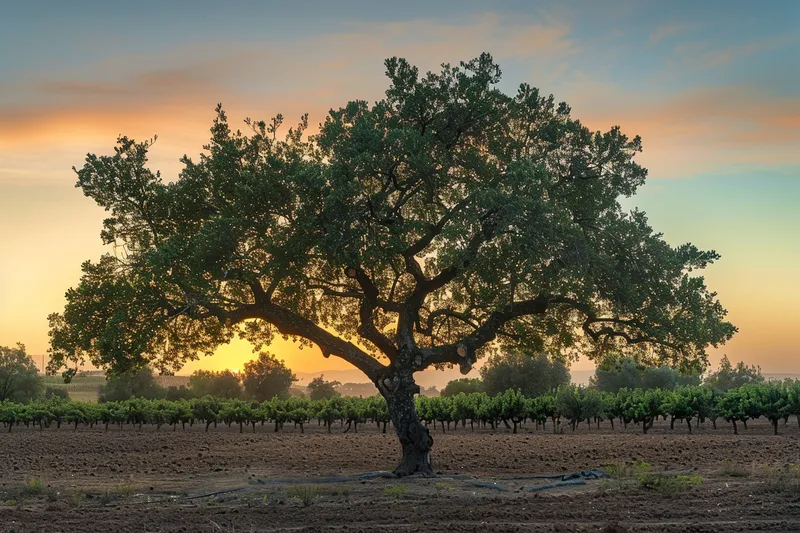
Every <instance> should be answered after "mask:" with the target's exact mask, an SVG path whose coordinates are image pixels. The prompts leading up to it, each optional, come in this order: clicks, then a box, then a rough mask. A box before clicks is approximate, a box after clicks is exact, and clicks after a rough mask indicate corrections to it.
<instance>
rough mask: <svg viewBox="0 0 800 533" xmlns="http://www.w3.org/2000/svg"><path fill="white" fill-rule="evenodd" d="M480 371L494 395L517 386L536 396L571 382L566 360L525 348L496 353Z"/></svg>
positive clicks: (485, 388)
mask: <svg viewBox="0 0 800 533" xmlns="http://www.w3.org/2000/svg"><path fill="white" fill-rule="evenodd" d="M480 372H481V379H482V380H483V388H484V390H485V391H486V393H487V394H489V395H491V396H494V395H497V394H502V393H503V392H505V391H506V390H509V389H513V390H519V391H521V392H522V394H524V395H525V396H528V397H533V396H538V395H540V394H543V393H545V392H548V391H551V390H554V389H557V388H558V387H561V386H562V385H569V383H570V375H569V370H568V369H567V367H566V365H565V364H564V362H563V361H559V360H551V359H549V358H548V357H547V356H545V355H541V354H537V355H531V354H526V353H523V352H522V351H507V352H505V353H502V354H495V355H492V356H491V357H489V360H488V361H487V362H486V364H485V365H483V367H482V368H481V371H480Z"/></svg>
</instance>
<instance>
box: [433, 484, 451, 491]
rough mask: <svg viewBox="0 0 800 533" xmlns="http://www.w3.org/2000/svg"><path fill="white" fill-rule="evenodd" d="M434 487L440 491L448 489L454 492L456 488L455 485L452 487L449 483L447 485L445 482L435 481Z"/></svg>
mask: <svg viewBox="0 0 800 533" xmlns="http://www.w3.org/2000/svg"><path fill="white" fill-rule="evenodd" d="M433 488H435V489H436V490H438V491H445V490H448V491H450V492H453V491H454V490H456V489H455V488H454V487H451V486H449V485H445V484H444V483H434V485H433Z"/></svg>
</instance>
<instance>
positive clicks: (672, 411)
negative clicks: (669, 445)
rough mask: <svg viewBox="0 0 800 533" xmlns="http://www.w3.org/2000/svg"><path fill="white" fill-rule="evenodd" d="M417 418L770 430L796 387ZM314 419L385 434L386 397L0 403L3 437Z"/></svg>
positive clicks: (423, 412)
mask: <svg viewBox="0 0 800 533" xmlns="http://www.w3.org/2000/svg"><path fill="white" fill-rule="evenodd" d="M416 407H417V413H418V414H419V417H420V419H422V420H423V421H424V422H425V423H426V424H428V425H433V427H434V429H436V427H437V425H438V427H439V429H440V430H441V431H446V430H447V429H448V428H450V426H451V424H455V425H456V426H458V425H459V424H460V425H461V426H462V427H466V425H467V424H469V425H470V427H471V428H474V426H475V425H476V424H478V425H482V426H487V425H488V426H491V427H492V428H493V429H494V428H496V427H497V426H498V424H504V425H505V426H507V427H509V428H511V429H512V430H513V431H514V432H515V433H516V431H517V428H518V427H519V426H520V424H523V423H525V422H526V421H531V422H533V423H535V424H536V427H537V428H538V427H541V428H542V429H545V430H546V429H547V428H548V425H549V427H550V428H551V429H552V431H554V432H557V431H563V429H564V428H565V427H571V428H572V429H573V430H574V429H575V428H576V427H577V426H578V425H579V424H581V423H582V422H586V423H587V424H591V423H594V424H597V425H598V426H599V424H600V423H601V422H605V421H608V422H609V423H610V424H611V427H612V429H613V428H614V422H615V420H616V421H618V422H619V423H621V424H623V425H624V426H627V425H628V424H631V423H634V424H637V425H640V426H641V428H642V431H643V432H645V433H647V431H648V429H650V428H651V427H652V425H653V422H655V421H656V420H657V419H658V418H659V417H662V418H663V419H664V420H667V419H670V422H671V427H674V424H675V423H676V422H679V423H686V425H687V427H688V428H689V432H691V431H692V421H695V422H696V423H701V422H705V421H706V420H710V421H711V422H712V424H713V426H714V428H715V429H716V427H717V425H716V423H717V420H719V419H722V420H725V421H726V422H729V423H732V425H733V430H734V433H737V434H738V431H739V430H738V423H741V424H743V425H744V426H745V428H746V427H747V421H748V420H751V419H758V418H761V417H763V418H766V419H767V420H769V421H770V422H771V423H772V425H773V428H774V432H775V434H777V433H778V422H779V421H781V420H783V421H784V422H785V423H788V420H789V417H790V416H795V417H797V422H798V425H800V381H796V382H794V383H785V382H773V383H762V384H749V385H743V386H741V387H739V388H736V389H731V390H729V391H727V392H725V393H719V392H716V391H714V390H712V389H711V388H708V387H705V386H690V387H680V388H677V389H675V390H662V389H644V390H643V389H634V390H628V389H621V390H620V391H619V392H618V393H616V394H614V393H608V392H601V391H598V390H596V389H593V388H584V387H580V386H567V387H561V388H559V389H557V390H555V391H553V392H552V393H548V394H543V395H540V396H536V397H533V398H529V397H525V396H524V395H522V394H521V393H520V392H518V391H515V390H507V391H505V392H504V393H503V394H499V395H497V396H488V395H486V394H485V393H473V394H464V393H461V394H458V395H455V396H450V397H439V398H430V397H424V396H420V397H417V399H416ZM312 420H316V421H317V423H318V424H324V425H325V426H326V427H327V429H328V432H330V431H331V427H332V426H333V425H334V424H335V423H339V424H340V425H342V426H344V424H346V425H347V430H350V429H353V430H354V431H358V425H359V424H363V423H366V422H371V423H377V424H378V425H379V426H382V427H383V431H384V432H385V431H386V426H387V424H389V423H390V416H389V412H388V409H387V406H386V402H385V400H384V399H383V398H382V397H380V396H372V397H368V398H352V397H335V398H329V399H323V400H316V401H312V400H310V399H308V398H288V399H278V398H274V399H272V400H268V401H265V402H260V403H259V402H253V401H247V400H240V399H223V398H215V397H211V396H206V397H203V398H198V399H192V400H175V401H170V400H148V399H142V398H134V399H130V400H124V401H118V402H106V403H85V402H77V401H72V400H68V399H63V398H51V399H49V400H36V401H32V402H30V403H27V404H17V403H11V402H8V401H5V402H0V422H2V424H3V426H4V427H5V428H6V429H7V430H8V431H11V430H12V429H13V428H14V427H18V426H20V425H24V426H29V427H30V426H33V427H37V426H38V427H39V428H40V429H44V428H48V427H51V426H53V425H55V427H56V428H60V427H61V425H62V424H69V425H72V426H74V427H75V428H77V427H78V426H79V425H80V424H84V425H87V426H91V427H94V426H95V425H101V426H105V429H106V430H108V427H109V426H110V425H116V426H119V427H122V425H123V424H133V425H135V426H137V427H138V428H140V429H141V427H142V426H143V425H144V424H152V425H155V426H156V428H157V429H160V428H161V427H162V426H172V427H173V429H176V428H177V427H178V426H182V427H183V428H185V427H186V425H187V424H188V425H194V424H205V429H206V431H208V429H209V427H211V426H212V425H213V426H214V427H216V426H217V424H220V423H223V424H227V425H228V426H230V425H232V424H238V425H239V429H240V431H244V428H245V427H248V428H252V430H253V431H255V429H256V426H257V425H258V424H259V423H260V424H261V425H264V424H265V423H271V424H274V429H275V431H279V430H280V429H281V428H282V427H283V425H284V424H286V423H290V424H294V425H295V426H299V428H300V430H301V431H303V429H304V426H305V425H306V424H308V423H310V422H311V421H312Z"/></svg>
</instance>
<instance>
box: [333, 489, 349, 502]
mask: <svg viewBox="0 0 800 533" xmlns="http://www.w3.org/2000/svg"><path fill="white" fill-rule="evenodd" d="M351 493H352V490H350V487H339V488H338V489H336V496H338V497H339V498H344V499H345V500H348V499H350V494H351Z"/></svg>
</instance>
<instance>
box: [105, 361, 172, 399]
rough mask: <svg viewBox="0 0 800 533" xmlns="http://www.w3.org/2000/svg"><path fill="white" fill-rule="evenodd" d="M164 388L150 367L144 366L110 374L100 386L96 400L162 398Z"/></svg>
mask: <svg viewBox="0 0 800 533" xmlns="http://www.w3.org/2000/svg"><path fill="white" fill-rule="evenodd" d="M165 395H166V390H165V389H164V388H163V387H161V386H160V385H159V384H158V383H157V382H156V378H155V376H154V375H153V371H152V370H151V369H150V368H147V367H144V368H140V369H137V370H131V371H128V372H124V373H121V374H111V375H110V376H108V381H107V382H106V384H105V385H103V386H101V387H100V390H99V392H98V400H99V401H100V402H113V401H119V400H127V399H129V398H163V397H165Z"/></svg>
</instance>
